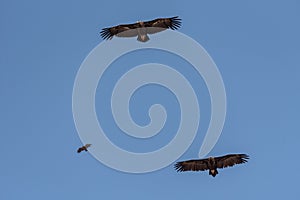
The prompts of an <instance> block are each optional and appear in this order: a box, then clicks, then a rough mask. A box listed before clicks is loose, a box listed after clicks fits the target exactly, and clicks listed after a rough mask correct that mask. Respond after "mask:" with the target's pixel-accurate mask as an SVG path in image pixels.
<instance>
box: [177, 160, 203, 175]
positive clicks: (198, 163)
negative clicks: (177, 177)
mask: <svg viewBox="0 0 300 200" xmlns="http://www.w3.org/2000/svg"><path fill="white" fill-rule="evenodd" d="M174 167H175V169H176V170H177V171H178V172H182V171H205V170H207V169H208V165H207V159H201V160H187V161H182V162H177V163H176V164H175V165H174Z"/></svg>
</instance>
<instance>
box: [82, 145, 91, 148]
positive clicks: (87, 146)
mask: <svg viewBox="0 0 300 200" xmlns="http://www.w3.org/2000/svg"><path fill="white" fill-rule="evenodd" d="M84 146H85V147H86V148H89V147H90V146H92V145H91V144H86V145H84Z"/></svg>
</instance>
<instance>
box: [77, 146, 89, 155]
mask: <svg viewBox="0 0 300 200" xmlns="http://www.w3.org/2000/svg"><path fill="white" fill-rule="evenodd" d="M90 146H91V144H86V145H84V146H82V147H80V148H78V150H77V153H80V152H82V151H88V150H87V148H89V147H90Z"/></svg>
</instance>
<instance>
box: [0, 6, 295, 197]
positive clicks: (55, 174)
mask: <svg viewBox="0 0 300 200" xmlns="http://www.w3.org/2000/svg"><path fill="white" fill-rule="evenodd" d="M299 10H300V3H299V2H298V1H296V0H294V1H292V0H289V1H285V2H283V1H281V2H280V1H258V0H254V1H251V2H246V3H245V2H241V1H238V0H229V1H226V2H225V1H224V2H223V1H210V2H208V1H197V2H196V1H180V0H172V1H169V0H168V1H156V0H153V1H137V0H134V1H119V2H117V1H105V2H104V1H82V0H80V1H79V0H73V1H57V0H53V1H38V0H28V1H9V0H1V1H0V67H1V68H0V69H1V72H0V103H1V104H0V123H1V126H0V141H1V149H2V150H1V161H0V163H1V164H0V199H7V200H10V199H45V200H47V199H82V198H86V199H187V198H192V199H200V198H202V199H205V198H209V199H219V198H225V199H227V198H231V199H266V198H268V199H283V198H285V199H296V198H297V197H299V196H300V191H299V186H297V185H299V180H300V173H299V171H298V170H299V166H300V161H299V159H297V157H298V153H299V146H300V133H299V122H300V117H299V113H300V106H299V102H300V92H299V91H300V79H299V77H300V69H299V67H300V64H299V63H300V62H299V58H300V51H299V46H300V39H299V35H300V28H299V19H300V12H299ZM176 15H178V16H180V18H182V19H183V21H182V28H180V30H179V31H180V32H182V33H184V34H186V35H188V36H190V37H192V38H193V39H194V40H196V41H197V42H199V43H200V44H201V45H202V46H203V47H204V48H205V49H206V50H207V51H208V53H209V54H210V56H211V57H212V58H213V60H214V61H215V63H216V64H217V66H218V68H219V70H220V73H221V75H222V77H223V81H224V84H225V87H226V94H227V116H226V122H225V126H224V129H223V132H222V135H221V137H220V139H219V141H218V143H217V144H216V146H215V147H214V148H213V150H212V151H211V152H210V153H209V156H215V155H216V156H217V155H223V154H227V153H247V154H249V155H250V160H249V162H248V163H247V164H245V165H239V166H236V167H234V168H227V169H224V170H220V171H219V172H220V173H219V175H218V176H217V177H215V178H212V177H211V176H208V172H199V173H193V172H187V173H177V172H176V171H175V170H174V169H173V165H170V166H168V167H166V168H164V169H162V170H159V171H156V172H152V173H147V174H128V173H122V172H119V171H116V170H113V169H110V168H108V167H106V166H105V165H103V164H101V163H100V162H99V161H98V160H96V159H95V158H94V157H92V156H91V155H90V154H89V153H85V152H84V153H82V154H77V153H76V150H77V148H78V147H79V146H81V145H82V143H81V141H80V139H79V136H78V134H77V131H76V128H75V125H74V121H73V115H72V90H73V84H74V80H75V77H76V73H77V71H78V69H79V67H80V64H81V63H82V61H83V60H84V58H85V57H86V56H87V55H88V53H89V52H90V51H91V50H92V49H93V48H94V47H95V46H97V45H98V44H99V43H101V42H102V39H101V37H100V35H99V32H100V30H101V29H102V28H104V27H109V26H113V25H117V24H120V23H131V22H136V21H138V20H151V19H154V18H157V17H171V16H176ZM151 55H153V57H151V56H149V54H147V52H145V51H144V52H137V54H136V55H129V58H130V56H131V58H132V59H127V60H126V59H125V58H124V62H121V61H122V60H121V59H123V58H121V59H120V60H121V61H120V60H119V62H116V63H115V67H113V68H112V69H114V70H115V71H116V72H115V73H121V72H122V71H118V67H117V66H119V68H121V66H124V65H126V67H127V68H128V69H129V68H130V65H131V64H132V63H134V62H136V63H144V62H149V61H153V60H151V59H154V61H155V62H159V61H161V62H163V63H167V64H172V63H175V61H174V60H173V58H171V57H170V56H169V55H166V56H160V54H159V53H157V52H153V53H152V54H151ZM132 60H134V62H132ZM178 62H180V61H178ZM178 62H176V63H178ZM136 63H135V64H136ZM183 66H184V64H183ZM186 68H187V69H186V71H185V70H183V73H186V75H187V76H188V77H187V78H189V77H190V78H191V80H192V81H191V83H192V85H193V88H194V89H195V90H196V93H197V96H198V98H199V97H200V99H201V101H200V108H201V122H200V128H199V131H198V135H197V137H196V139H195V141H194V142H193V144H192V145H191V147H190V148H189V149H188V151H187V152H185V153H184V154H183V156H182V157H181V158H180V159H179V160H185V159H191V158H197V155H198V152H199V148H200V145H201V143H202V141H203V137H204V135H203V134H205V131H206V129H207V127H208V123H209V117H210V114H209V112H210V109H209V108H210V107H209V106H210V104H209V94H208V92H207V89H206V87H205V84H204V83H203V80H201V76H198V77H197V76H196V75H195V74H194V73H192V69H189V67H188V66H187V67H186ZM122 70H124V69H123V68H122ZM109 77H110V75H109V73H107V74H106V76H104V80H103V82H100V84H99V86H98V89H97V94H96V100H97V103H96V107H97V114H98V116H99V121H100V123H101V124H103V125H104V129H105V130H106V131H107V132H111V133H112V134H111V135H109V136H108V137H110V138H111V140H112V141H114V142H115V143H116V144H117V145H119V146H121V147H122V148H127V149H128V150H135V151H138V152H143V151H149V150H153V149H157V148H159V147H161V146H163V145H164V144H166V142H167V141H168V140H169V139H170V138H172V136H170V135H167V133H168V132H172V131H174V130H176V128H177V127H178V121H179V118H178V113H179V110H178V109H179V108H178V104H177V103H176V99H174V96H172V94H171V93H170V92H169V91H168V90H165V89H163V88H161V87H157V86H149V87H145V88H144V89H143V90H141V91H140V92H137V93H136V94H135V95H134V96H133V98H132V101H131V104H130V105H131V107H130V108H131V112H132V116H133V118H134V119H135V120H136V122H137V123H138V124H141V125H143V124H147V120H149V119H148V118H147V109H148V107H147V106H148V104H149V105H151V104H152V103H153V102H154V103H156V102H161V103H162V104H163V105H166V109H167V111H168V112H171V114H170V116H171V118H170V119H168V121H167V123H166V128H165V129H164V132H165V133H166V136H165V137H162V139H161V140H159V139H155V138H154V140H153V144H151V142H150V141H140V142H142V143H140V144H139V141H136V140H133V141H130V140H129V139H130V138H129V139H128V138H126V137H125V136H116V135H114V134H117V133H116V132H117V130H116V128H115V127H114V126H113V122H112V121H111V120H112V119H111V117H110V115H111V114H110V113H109V109H108V108H107V106H106V105H105V104H104V105H102V104H101V101H100V100H99V101H98V99H101V90H104V91H105V89H107V88H108V89H109V88H110V87H112V85H113V84H114V82H113V80H109ZM196 79H199V80H196ZM105 81H106V82H105ZM101 83H102V84H101ZM198 83H199V84H198ZM103 84H104V85H106V84H107V85H108V86H107V87H104V86H103ZM163 94H165V95H163ZM150 97H151V98H150ZM149 99H150V100H149ZM146 100H148V101H146ZM104 102H105V101H104ZM168 102H171V103H169V104H168ZM98 111H99V112H102V113H103V115H102V113H101V114H99V112H98ZM176 116H177V117H176ZM110 125H111V126H110ZM120 135H121V134H120Z"/></svg>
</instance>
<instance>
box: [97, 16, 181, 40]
mask: <svg viewBox="0 0 300 200" xmlns="http://www.w3.org/2000/svg"><path fill="white" fill-rule="evenodd" d="M180 26H181V19H180V18H178V16H176V17H171V18H157V19H154V20H151V21H145V22H143V21H138V22H137V23H134V24H121V25H117V26H113V27H110V28H103V29H102V31H101V32H100V34H101V37H102V38H103V39H106V40H108V39H112V38H113V37H114V36H117V37H136V36H137V40H138V41H140V42H147V41H148V40H149V37H148V34H154V33H157V32H161V31H164V30H166V29H172V30H176V29H178V28H180Z"/></svg>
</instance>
